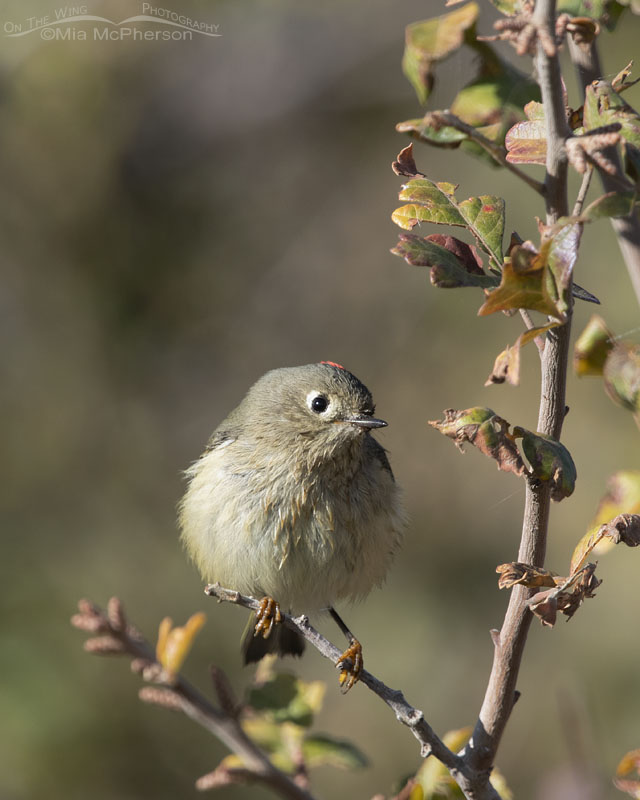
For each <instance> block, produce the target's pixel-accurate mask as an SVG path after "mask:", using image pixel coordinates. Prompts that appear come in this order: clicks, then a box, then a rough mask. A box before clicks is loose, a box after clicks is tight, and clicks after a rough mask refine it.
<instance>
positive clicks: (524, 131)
mask: <svg viewBox="0 0 640 800" xmlns="http://www.w3.org/2000/svg"><path fill="white" fill-rule="evenodd" d="M524 113H525V114H526V117H527V119H526V120H525V121H524V122H516V124H515V125H514V126H513V127H512V128H511V129H510V130H509V131H508V132H507V135H506V138H505V142H504V143H505V147H506V149H507V161H509V162H510V163H511V164H542V165H543V166H544V165H545V163H546V160H547V131H546V123H545V118H544V106H543V105H542V103H537V102H536V101H534V100H532V101H531V102H530V103H527V105H526V106H525V107H524Z"/></svg>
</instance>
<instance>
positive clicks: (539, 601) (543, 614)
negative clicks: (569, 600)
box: [527, 589, 558, 628]
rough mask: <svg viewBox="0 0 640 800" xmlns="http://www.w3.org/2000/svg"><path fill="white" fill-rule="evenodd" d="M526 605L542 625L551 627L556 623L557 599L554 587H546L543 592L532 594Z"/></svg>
mask: <svg viewBox="0 0 640 800" xmlns="http://www.w3.org/2000/svg"><path fill="white" fill-rule="evenodd" d="M527 605H528V606H529V608H530V609H531V611H533V613H534V614H535V615H536V617H538V619H539V620H540V622H541V623H542V624H543V625H546V626H547V627H549V628H553V626H554V625H555V624H556V616H557V613H558V599H557V597H556V595H555V589H547V590H546V591H544V592H538V593H537V594H534V595H533V597H532V598H531V599H530V600H529V602H528V604H527Z"/></svg>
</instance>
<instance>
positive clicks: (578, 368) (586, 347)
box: [573, 314, 613, 377]
mask: <svg viewBox="0 0 640 800" xmlns="http://www.w3.org/2000/svg"><path fill="white" fill-rule="evenodd" d="M612 348H613V334H612V333H611V331H610V330H609V329H608V328H607V326H606V324H605V321H604V320H603V319H602V317H600V316H598V314H593V316H592V317H591V319H590V320H589V322H588V323H587V325H586V327H585V329H584V330H583V331H582V333H581V334H580V336H578V338H577V339H576V343H575V347H574V350H573V370H574V372H575V373H576V375H578V376H580V377H583V376H584V375H602V370H603V368H604V362H605V361H606V360H607V356H608V355H609V353H610V352H611V349H612Z"/></svg>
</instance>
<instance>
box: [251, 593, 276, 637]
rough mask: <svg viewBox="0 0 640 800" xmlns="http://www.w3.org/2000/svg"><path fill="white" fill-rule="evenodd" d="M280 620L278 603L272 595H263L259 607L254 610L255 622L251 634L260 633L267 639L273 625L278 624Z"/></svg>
mask: <svg viewBox="0 0 640 800" xmlns="http://www.w3.org/2000/svg"><path fill="white" fill-rule="evenodd" d="M281 622H282V614H281V613H280V604H279V603H277V602H276V601H275V600H274V599H273V597H263V598H262V600H261V601H260V608H259V609H258V610H257V611H256V624H255V627H254V629H253V635H254V636H259V635H260V634H262V638H263V639H268V638H269V636H270V635H271V631H272V630H273V626H274V625H279V624H280V623H281Z"/></svg>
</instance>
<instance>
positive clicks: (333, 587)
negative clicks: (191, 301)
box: [179, 363, 405, 660]
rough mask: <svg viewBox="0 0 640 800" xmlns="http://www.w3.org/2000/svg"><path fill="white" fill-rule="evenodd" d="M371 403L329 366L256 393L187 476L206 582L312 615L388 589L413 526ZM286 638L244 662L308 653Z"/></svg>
mask: <svg viewBox="0 0 640 800" xmlns="http://www.w3.org/2000/svg"><path fill="white" fill-rule="evenodd" d="M373 413H374V405H373V400H372V397H371V393H370V392H369V390H368V389H367V388H366V386H364V385H363V384H362V383H361V382H360V381H359V380H358V379H357V378H356V377H355V376H354V375H352V374H351V373H350V372H347V370H345V369H343V368H341V367H338V366H337V365H332V364H326V363H322V364H309V365H307V366H303V367H291V368H286V369H276V370H273V371H271V372H268V373H267V374H266V375H264V376H263V377H262V378H260V380H259V381H257V383H255V384H254V385H253V386H252V387H251V389H250V390H249V392H248V393H247V395H246V397H245V398H244V400H243V401H242V402H241V403H240V405H239V406H238V407H237V408H236V409H235V410H234V411H232V412H231V413H230V414H229V416H228V417H227V418H226V419H225V420H224V422H222V423H221V424H220V425H219V426H218V428H217V429H216V430H215V431H214V433H213V435H212V436H211V439H210V441H209V445H208V447H207V449H206V450H205V452H204V453H203V454H202V456H201V457H200V459H199V460H198V461H196V462H195V464H193V465H192V466H191V467H190V468H189V469H188V470H187V476H188V479H189V485H188V488H187V491H186V493H185V496H184V498H183V500H182V502H181V504H180V509H179V517H180V528H181V532H182V540H183V542H184V544H185V546H186V548H187V550H188V552H189V554H190V555H191V557H192V558H193V560H194V561H195V563H196V564H197V566H198V568H199V569H200V571H201V573H202V575H203V577H204V578H205V579H206V580H208V581H212V582H213V581H218V582H220V583H221V584H222V585H223V586H227V587H229V588H233V589H236V590H238V591H240V592H242V593H245V594H251V595H253V596H255V597H262V596H264V595H269V596H271V597H273V598H274V599H275V600H277V601H278V602H279V603H280V605H281V606H282V608H283V609H292V610H293V611H295V612H296V613H311V612H313V611H318V610H320V609H325V608H328V607H329V606H331V605H333V604H334V603H335V602H336V601H337V600H342V599H349V600H357V599H359V598H362V597H364V596H365V595H366V594H368V592H369V591H370V590H371V589H372V588H373V587H374V586H376V585H379V584H380V583H381V582H382V581H383V579H384V577H385V575H386V573H387V570H388V568H389V565H390V563H391V560H392V557H393V554H394V553H395V551H396V550H397V548H398V546H399V544H400V541H401V537H402V533H403V529H404V526H405V516H404V511H403V509H402V504H401V500H400V493H399V490H398V487H397V485H396V483H395V481H394V479H393V474H392V472H391V468H390V466H389V462H388V460H387V457H386V454H385V451H384V449H383V448H382V447H381V445H380V444H378V442H377V441H376V440H375V439H374V438H373V437H372V436H371V433H370V432H371V430H373V429H375V428H376V427H381V426H383V425H384V424H386V423H383V422H382V421H381V420H376V419H375V418H374V417H373ZM284 630H285V628H284V627H283V626H282V627H281V626H278V627H277V629H275V630H274V632H273V633H272V634H271V637H270V638H269V639H267V640H264V639H261V638H256V639H253V638H252V636H251V632H250V633H249V637H248V638H246V639H245V645H244V649H245V655H246V656H247V657H248V660H257V659H259V658H260V657H261V656H262V655H264V653H265V652H267V651H275V652H279V653H281V654H283V653H284V652H292V651H293V652H296V653H298V654H299V653H300V652H302V647H301V642H300V641H299V638H298V637H297V636H296V635H295V634H294V635H293V637H292V636H291V635H290V634H291V632H287V633H283V631H284Z"/></svg>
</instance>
